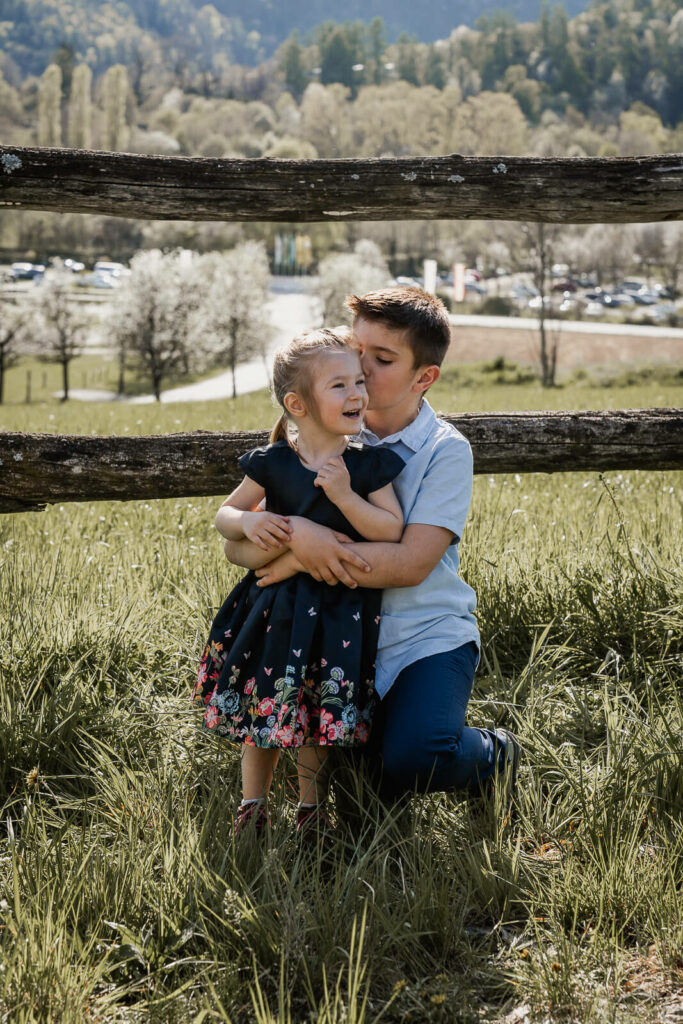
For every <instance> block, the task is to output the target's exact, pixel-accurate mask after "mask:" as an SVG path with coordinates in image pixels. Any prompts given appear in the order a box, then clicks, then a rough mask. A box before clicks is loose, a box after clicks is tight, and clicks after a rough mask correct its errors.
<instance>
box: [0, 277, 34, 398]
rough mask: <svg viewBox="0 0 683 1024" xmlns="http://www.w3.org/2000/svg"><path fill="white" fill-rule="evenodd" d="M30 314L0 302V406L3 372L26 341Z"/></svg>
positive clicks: (4, 300) (12, 303)
mask: <svg viewBox="0 0 683 1024" xmlns="http://www.w3.org/2000/svg"><path fill="white" fill-rule="evenodd" d="M30 322H31V312H30V310H28V309H26V308H25V307H22V306H18V305H17V304H16V303H14V302H11V301H10V300H9V299H7V298H4V297H3V298H2V299H1V300H0V405H2V401H3V397H4V387H5V370H8V369H9V367H10V366H12V364H13V363H14V361H15V360H16V358H17V356H18V355H19V354H20V351H21V349H22V348H23V347H24V346H25V344H26V341H27V340H28V334H29V330H30V327H29V325H30Z"/></svg>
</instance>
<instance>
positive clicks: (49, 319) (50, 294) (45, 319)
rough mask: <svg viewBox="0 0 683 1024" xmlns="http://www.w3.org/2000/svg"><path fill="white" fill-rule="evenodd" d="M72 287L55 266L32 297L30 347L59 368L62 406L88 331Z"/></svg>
mask: <svg viewBox="0 0 683 1024" xmlns="http://www.w3.org/2000/svg"><path fill="white" fill-rule="evenodd" d="M72 284H73V275H72V274H71V273H70V272H69V271H68V270H65V269H64V267H63V266H61V265H56V266H55V267H54V268H53V270H51V271H50V274H49V276H48V275H46V277H45V280H44V281H43V283H42V284H41V285H40V287H39V288H38V289H36V293H35V294H36V298H35V313H36V322H37V326H38V333H37V336H36V338H35V340H34V342H33V346H34V347H35V348H36V351H37V354H38V358H39V359H44V360H47V361H48V362H52V363H59V364H60V365H61V367H62V401H63V402H66V400H67V399H68V397H69V365H70V363H71V362H72V360H74V359H75V358H76V356H78V355H80V353H81V347H82V343H83V339H84V336H85V331H86V327H87V324H86V320H85V317H84V315H83V311H82V309H81V308H80V307H79V306H78V305H77V304H76V302H75V300H74V296H73V288H72Z"/></svg>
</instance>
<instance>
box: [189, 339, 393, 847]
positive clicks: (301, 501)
mask: <svg viewBox="0 0 683 1024" xmlns="http://www.w3.org/2000/svg"><path fill="white" fill-rule="evenodd" d="M347 340H348V332H346V331H345V330H344V329H338V330H335V331H332V330H327V329H324V328H323V329H321V330H315V331H308V332H306V333H304V334H302V335H301V336H300V337H298V338H295V339H294V341H292V342H291V343H290V344H289V346H287V347H286V348H285V349H283V350H281V351H280V352H278V353H277V354H276V356H275V362H274V366H273V391H274V393H275V397H276V399H277V401H278V402H279V404H280V405H281V406H282V410H283V412H282V415H281V417H280V419H279V420H278V422H277V424H276V425H275V427H274V429H273V432H272V435H271V443H270V444H269V445H267V446H266V447H263V448H255V449H254V450H253V451H250V452H247V453H246V454H245V455H242V456H241V457H240V458H239V460H238V461H239V463H240V466H241V467H242V469H243V470H244V472H245V474H246V475H245V477H244V479H243V480H242V482H241V483H240V485H239V486H238V487H237V488H236V489H235V490H234V491H233V492H232V494H230V496H229V497H228V498H227V499H226V500H225V502H224V503H223V505H222V506H221V508H220V509H219V511H218V514H217V516H216V527H217V529H218V530H219V532H220V533H221V534H222V535H223V536H224V537H226V538H228V539H231V540H239V539H242V538H244V537H247V538H249V539H250V540H251V541H253V542H254V543H255V544H257V545H258V546H259V547H261V548H263V550H264V551H268V552H271V551H272V553H273V557H275V556H276V555H277V554H279V553H280V552H281V551H282V549H283V545H285V544H286V542H287V540H288V538H289V534H290V527H289V523H288V519H287V517H288V516H289V515H300V516H305V517H306V518H308V519H312V520H313V521H315V522H318V523H321V524H323V525H325V526H329V527H331V528H332V529H334V530H338V531H341V532H343V533H345V534H347V535H348V536H350V537H351V538H352V539H353V540H360V539H363V538H364V539H365V540H394V541H397V540H399V539H400V536H401V532H402V529H403V517H402V514H401V508H400V505H399V503H398V499H397V498H396V495H395V494H394V490H393V487H392V486H391V481H392V480H393V479H394V477H396V476H398V474H399V473H400V472H401V470H402V469H403V465H404V464H403V461H402V460H401V459H400V458H399V457H398V456H397V455H396V454H395V453H394V452H391V451H389V450H388V449H382V448H372V449H370V448H364V447H363V446H362V445H361V444H359V443H358V442H350V441H349V439H348V437H347V435H348V434H356V433H358V431H359V430H360V429H361V424H362V418H363V413H364V411H365V409H366V406H367V393H366V391H365V382H364V379H363V373H362V370H361V367H360V360H359V357H358V355H357V353H356V352H355V351H353V349H351V348H349V346H348V344H347ZM290 424H293V425H295V426H296V440H294V441H292V440H290V438H289V425H290ZM264 497H265V509H264V508H263V504H262V503H263V499H264ZM380 601H381V592H380V591H379V590H373V589H369V588H368V589H363V588H360V587H359V588H356V589H349V588H348V587H345V586H341V585H340V586H335V587H333V586H329V585H328V584H326V583H324V582H318V581H316V580H314V579H313V578H312V577H311V576H309V575H308V573H305V572H301V573H298V574H297V575H295V576H292V577H291V578H289V579H287V580H283V581H282V582H281V583H276V584H274V585H272V586H269V587H265V588H261V587H258V586H257V579H256V577H255V575H254V573H253V572H249V573H247V575H246V576H245V577H244V579H243V580H242V581H241V582H240V583H239V584H238V585H237V586H236V587H235V589H234V590H233V591H232V593H231V594H230V595H229V596H228V598H227V600H226V601H225V603H224V604H223V606H222V608H221V609H220V611H219V612H218V614H217V616H216V618H215V619H214V622H213V626H212V628H211V632H210V634H209V640H208V644H207V646H206V650H205V651H204V655H203V658H202V662H201V665H200V669H199V674H198V678H197V685H196V688H195V693H194V696H195V699H196V700H198V701H201V702H202V703H203V704H205V705H206V711H205V714H204V727H205V728H206V729H209V730H211V732H213V733H216V734H218V735H221V736H224V737H226V738H227V739H228V740H231V741H232V742H236V743H242V744H244V750H243V753H242V794H243V800H242V803H241V805H240V808H239V811H238V813H237V817H236V819H235V831H236V833H237V832H240V831H241V830H242V829H244V828H245V827H246V826H247V825H248V824H249V823H250V822H251V821H252V820H253V821H254V823H255V826H256V828H257V830H258V831H261V830H262V829H263V828H264V827H265V825H266V824H267V823H268V816H267V813H266V810H265V807H264V800H265V798H266V797H267V795H268V791H269V788H270V784H271V782H272V778H273V769H274V768H275V765H276V763H277V759H278V757H279V752H280V750H282V749H284V748H287V747H296V748H298V756H297V766H298V775H299V795H300V804H299V809H298V814H297V828H298V829H300V828H301V827H302V826H303V825H308V824H312V823H314V822H315V821H316V820H317V821H319V823H321V824H325V822H326V820H327V818H326V815H325V813H324V810H323V809H322V808H321V806H320V805H321V803H322V801H323V800H324V797H325V795H326V785H325V777H324V772H323V770H322V769H323V765H324V761H325V758H326V756H327V753H328V751H329V748H330V747H331V746H350V745H356V744H361V743H364V742H365V741H366V740H367V738H368V734H369V726H370V720H371V717H372V710H373V704H374V681H373V679H374V660H375V654H376V649H377V635H378V629H379V618H380Z"/></svg>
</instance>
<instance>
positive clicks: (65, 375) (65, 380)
mask: <svg viewBox="0 0 683 1024" xmlns="http://www.w3.org/2000/svg"><path fill="white" fill-rule="evenodd" d="M61 363H62V387H63V389H64V394H63V395H62V401H63V402H66V401H67V399H68V397H69V360H68V359H62V360H61Z"/></svg>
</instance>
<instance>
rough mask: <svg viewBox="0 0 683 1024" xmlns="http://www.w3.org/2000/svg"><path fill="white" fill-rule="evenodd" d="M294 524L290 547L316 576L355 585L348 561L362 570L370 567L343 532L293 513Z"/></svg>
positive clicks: (333, 582) (365, 570)
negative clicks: (348, 567) (347, 566)
mask: <svg viewBox="0 0 683 1024" xmlns="http://www.w3.org/2000/svg"><path fill="white" fill-rule="evenodd" d="M291 525H292V528H293V532H292V536H291V539H290V542H289V545H290V549H291V550H292V551H293V552H294V554H295V555H296V557H297V558H298V559H299V561H300V563H301V565H302V566H303V568H304V570H305V571H306V572H308V573H310V574H311V576H312V577H313V579H314V580H324V581H325V583H329V584H330V585H331V586H334V585H335V584H336V583H344V584H346V586H347V587H356V586H358V584H357V583H356V581H355V580H354V578H353V576H351V575H350V574H349V572H348V569H347V568H346V565H349V566H354V567H355V568H356V569H358V570H359V571H360V572H361V573H362V572H369V571H370V565H369V564H368V562H366V561H365V559H364V558H361V557H360V555H358V554H356V552H355V551H354V550H353V548H352V546H351V545H350V544H349V538H348V537H346V536H344V534H340V533H336V532H335V531H334V530H330V529H328V528H327V527H326V526H320V524H319V523H312V522H310V521H309V520H308V519H303V518H301V517H300V516H291Z"/></svg>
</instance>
